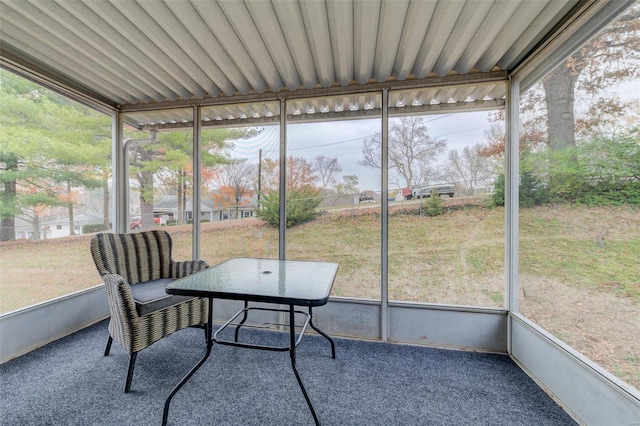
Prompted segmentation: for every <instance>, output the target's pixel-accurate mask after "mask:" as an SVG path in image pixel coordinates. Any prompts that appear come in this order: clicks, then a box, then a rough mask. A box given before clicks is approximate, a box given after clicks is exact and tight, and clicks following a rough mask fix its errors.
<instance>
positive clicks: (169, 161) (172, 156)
mask: <svg viewBox="0 0 640 426" xmlns="http://www.w3.org/2000/svg"><path fill="white" fill-rule="evenodd" d="M255 134H257V131H256V129H244V128H243V129H207V130H204V131H202V133H201V152H200V159H201V163H202V172H201V176H202V178H203V182H202V184H203V187H206V186H207V185H209V184H210V181H211V179H212V178H213V176H214V175H215V173H214V170H215V167H217V166H218V165H221V164H230V163H232V159H231V157H230V155H229V154H228V151H229V150H231V149H232V148H233V146H234V142H233V141H235V140H239V139H244V138H248V137H251V136H254V135H255ZM129 155H130V157H129V161H130V166H131V167H130V173H131V175H132V176H133V177H134V178H135V179H136V180H137V183H138V186H139V190H140V210H141V215H142V228H148V227H151V226H153V202H154V197H155V193H156V191H155V189H154V187H155V186H157V187H158V188H159V189H161V190H162V191H163V192H164V193H166V194H171V195H176V198H177V202H178V217H177V218H176V219H177V220H178V223H186V203H187V199H188V198H189V196H192V195H193V132H192V131H191V130H187V131H185V130H180V131H174V132H163V133H160V134H159V136H158V142H157V143H155V144H151V145H136V146H134V147H133V148H132V152H131V153H130V154H129Z"/></svg>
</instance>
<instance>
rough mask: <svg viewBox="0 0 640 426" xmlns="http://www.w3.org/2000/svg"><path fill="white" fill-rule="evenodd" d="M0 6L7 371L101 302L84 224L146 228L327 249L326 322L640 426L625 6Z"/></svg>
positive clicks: (219, 308) (638, 227)
mask: <svg viewBox="0 0 640 426" xmlns="http://www.w3.org/2000/svg"><path fill="white" fill-rule="evenodd" d="M0 7H1V9H0V10H1V13H0V36H1V46H0V54H1V60H2V62H1V65H2V70H1V72H2V74H1V76H2V80H1V87H0V88H1V95H2V106H1V107H0V108H1V112H2V114H1V115H2V118H1V119H2V129H3V130H2V135H1V136H0V156H1V158H0V179H1V180H2V182H3V183H4V191H3V197H2V200H3V208H2V209H1V211H0V213H1V214H2V233H1V235H2V238H1V241H0V276H1V277H2V280H1V282H0V296H1V297H0V362H2V363H5V364H7V363H10V362H12V360H14V359H17V358H19V357H21V356H23V355H25V354H28V353H30V352H32V351H34V350H37V349H38V348H41V347H43V346H45V345H47V344H49V343H51V342H53V341H56V340H58V339H61V338H63V337H65V336H68V335H70V334H72V333H75V332H78V331H80V330H84V329H86V328H87V327H91V326H93V325H94V324H96V323H99V322H102V321H104V320H105V319H106V318H107V317H108V316H109V308H108V305H107V298H106V294H105V291H104V286H103V285H101V284H100V277H99V275H98V274H97V273H96V271H95V267H94V265H93V263H92V261H91V257H90V253H89V246H88V244H89V243H88V242H89V240H90V238H91V237H92V236H93V235H94V234H95V233H96V232H100V231H107V232H119V233H125V232H139V231H140V230H144V229H154V228H158V227H160V228H161V229H165V230H167V231H168V232H169V233H170V234H171V236H172V238H173V240H174V253H173V256H174V258H176V259H179V260H183V259H203V260H205V261H207V262H208V263H209V264H211V265H214V264H217V263H220V262H223V261H225V260H228V259H231V258H236V257H252V258H268V259H291V260H321V261H330V262H336V263H338V264H339V265H340V269H339V272H338V276H337V278H336V281H335V283H334V286H333V290H332V294H331V298H330V301H329V303H328V304H327V305H325V306H323V307H321V308H319V309H317V310H314V315H315V317H316V318H317V323H318V324H320V325H321V327H322V328H323V330H324V331H326V332H327V333H328V334H330V335H332V336H336V337H341V338H346V339H354V340H365V341H377V342H383V343H388V344H398V345H412V346H426V347H433V348H444V349H452V350H458V351H469V352H482V353H485V352H486V353H497V354H503V355H507V356H508V357H509V358H510V359H511V360H512V361H513V362H515V363H516V364H517V365H518V367H519V368H520V369H522V370H523V371H524V372H525V373H526V374H527V375H528V376H529V377H530V378H532V379H533V380H534V381H535V382H536V383H537V384H538V385H539V386H540V387H541V388H542V389H544V391H545V392H546V393H547V394H548V395H549V396H550V397H551V398H552V399H553V400H554V401H555V402H557V403H558V404H559V405H560V406H561V407H562V409H563V410H564V411H565V412H566V413H568V414H569V415H570V416H571V417H572V418H573V419H574V420H575V421H576V422H578V423H579V424H589V425H591V424H593V425H610V424H611V425H632V424H640V392H639V391H638V388H640V375H639V373H638V371H640V337H639V336H640V321H639V318H640V262H638V258H639V257H638V256H640V212H638V205H640V195H639V194H640V170H639V166H638V164H640V146H639V145H638V139H639V135H638V131H639V123H640V117H639V116H638V115H639V114H640V76H639V74H638V70H639V69H640V66H638V64H639V61H640V55H639V53H638V52H639V51H640V48H639V47H640V16H639V13H640V5H639V4H638V2H634V1H630V0H626V1H622V0H621V1H596V0H594V1H569V0H540V1H533V0H523V1H515V0H504V1H497V0H496V1H493V0H487V1H462V0H434V1H419V0H406V1H388V0H377V1H360V0H345V1H338V0H335V1H334V0H326V1H305V0H301V1H297V2H296V1H285V0H282V1H276V0H273V1H252V0H245V1H223V0H218V1H198V0H190V1H186V0H185V1H137V0H136V1H128V2H124V1H123V2H109V1H73V2H72V1H61V2H54V1H38V0H32V1H26V0H25V1H8V0H1V1H0ZM438 191H441V192H442V193H439V192H438ZM416 194H420V195H419V196H417V195H416ZM168 197H169V198H171V200H172V205H171V209H167V208H166V207H165V208H163V207H162V206H161V205H160V200H162V199H166V198H168ZM173 200H175V203H174V201H173ZM168 211H171V213H170V214H169V213H167V212H168ZM174 211H175V213H174ZM212 212H213V213H212ZM78 216H83V217H94V218H95V217H97V218H99V219H97V220H94V222H96V223H92V224H85V223H83V224H79V222H78V220H77V217H78ZM194 218H201V220H194ZM134 219H135V222H134ZM50 224H53V225H50ZM51 226H54V227H58V226H60V228H57V229H52V228H51ZM63 230H64V231H65V232H66V231H67V230H68V234H70V235H67V236H64V237H62V236H60V233H61V232H63ZM55 231H58V232H55ZM23 237H24V238H23ZM238 306H239V305H238V304H237V303H235V302H229V301H223V300H216V301H215V302H214V320H215V321H216V323H219V324H222V323H224V321H226V320H227V319H228V318H229V317H230V316H232V315H233V313H234V312H235V311H236V310H237V309H238ZM279 316H280V314H274V315H273V318H272V319H270V321H272V322H274V323H281V322H283V321H282V318H279ZM95 350H96V351H98V352H99V351H101V350H102V348H100V347H97V348H95ZM123 368H124V367H123ZM136 380H137V379H136Z"/></svg>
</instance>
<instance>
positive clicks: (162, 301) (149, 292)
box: [131, 278, 193, 316]
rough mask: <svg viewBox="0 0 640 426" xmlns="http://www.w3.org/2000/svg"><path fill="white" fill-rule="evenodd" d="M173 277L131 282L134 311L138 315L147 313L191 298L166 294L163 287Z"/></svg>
mask: <svg viewBox="0 0 640 426" xmlns="http://www.w3.org/2000/svg"><path fill="white" fill-rule="evenodd" d="M171 281H174V279H173V278H160V279H159V280H152V281H146V282H143V283H137V284H133V285H132V286H131V294H132V295H133V300H134V302H136V311H138V315H140V316H143V315H147V314H149V313H151V312H153V311H158V310H160V309H164V308H166V307H167V306H171V305H175V304H177V303H181V302H184V301H185V300H189V299H193V297H190V296H174V295H171V294H167V292H166V291H165V287H166V286H167V284H169V283H170V282H171Z"/></svg>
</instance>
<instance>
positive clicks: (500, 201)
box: [490, 172, 549, 207]
mask: <svg viewBox="0 0 640 426" xmlns="http://www.w3.org/2000/svg"><path fill="white" fill-rule="evenodd" d="M519 194H520V207H533V206H539V205H542V204H545V203H547V202H548V201H549V196H548V193H547V189H546V188H545V186H544V185H543V184H542V183H541V182H540V181H539V180H538V179H537V178H536V177H535V175H534V174H533V173H532V172H522V173H521V174H520V188H519ZM504 200H505V177H504V174H503V173H500V175H499V176H498V178H497V179H496V181H495V183H494V184H493V194H491V199H490V205H491V206H493V207H497V206H504Z"/></svg>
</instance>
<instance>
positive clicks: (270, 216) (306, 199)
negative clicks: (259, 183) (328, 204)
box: [257, 187, 322, 228]
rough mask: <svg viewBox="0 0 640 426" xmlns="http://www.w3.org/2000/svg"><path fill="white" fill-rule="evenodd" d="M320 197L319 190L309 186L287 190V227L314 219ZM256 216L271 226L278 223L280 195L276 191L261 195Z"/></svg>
mask: <svg viewBox="0 0 640 426" xmlns="http://www.w3.org/2000/svg"><path fill="white" fill-rule="evenodd" d="M321 200H322V199H321V198H320V197H319V192H318V191H317V190H316V189H314V188H310V187H305V188H301V189H294V190H290V191H288V195H287V206H286V215H287V228H289V227H291V226H295V225H300V224H302V223H305V222H309V221H311V220H313V219H315V218H316V217H317V216H318V215H319V214H320V212H319V211H318V206H320V202H321ZM257 216H258V217H259V218H261V219H262V220H264V221H265V222H267V223H268V224H269V225H271V226H275V227H277V226H279V225H280V196H279V194H278V192H277V191H273V192H270V193H266V194H264V195H263V196H262V199H261V205H260V208H259V209H258V211H257Z"/></svg>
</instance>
